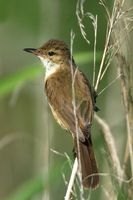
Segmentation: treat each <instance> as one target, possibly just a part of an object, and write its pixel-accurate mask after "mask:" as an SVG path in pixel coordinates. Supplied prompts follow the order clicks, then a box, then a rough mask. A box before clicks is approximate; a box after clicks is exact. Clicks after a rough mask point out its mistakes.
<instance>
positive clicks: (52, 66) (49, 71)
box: [38, 56, 60, 79]
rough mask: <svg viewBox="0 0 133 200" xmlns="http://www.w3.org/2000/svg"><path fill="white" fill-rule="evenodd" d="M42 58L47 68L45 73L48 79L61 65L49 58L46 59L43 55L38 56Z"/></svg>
mask: <svg viewBox="0 0 133 200" xmlns="http://www.w3.org/2000/svg"><path fill="white" fill-rule="evenodd" d="M38 57H39V58H40V60H41V61H42V63H43V65H44V67H45V69H46V73H45V79H47V78H48V77H49V76H50V75H51V74H54V73H55V72H56V71H57V70H58V69H59V68H60V65H58V64H56V63H54V62H52V61H50V60H48V59H44V58H42V57H41V56H38Z"/></svg>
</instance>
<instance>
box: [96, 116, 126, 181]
mask: <svg viewBox="0 0 133 200" xmlns="http://www.w3.org/2000/svg"><path fill="white" fill-rule="evenodd" d="M95 120H96V121H97V123H98V124H99V125H100V127H101V130H102V133H103V136H104V140H105V144H106V146H107V149H108V153H109V155H110V158H111V160H112V166H113V169H114V170H115V172H116V175H117V176H118V177H120V178H122V177H123V170H122V168H121V165H120V161H119V158H118V155H117V152H116V146H115V142H114V138H113V136H112V133H111V130H110V127H109V125H108V124H107V123H106V122H105V121H104V120H103V119H102V118H100V117H99V116H98V115H97V114H95Z"/></svg>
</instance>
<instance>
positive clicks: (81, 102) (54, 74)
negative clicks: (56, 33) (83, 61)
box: [24, 39, 99, 188]
mask: <svg viewBox="0 0 133 200" xmlns="http://www.w3.org/2000/svg"><path fill="white" fill-rule="evenodd" d="M24 50H25V51H27V52H30V53H33V54H34V55H36V56H37V57H39V58H40V59H41V61H42V62H43V64H44V67H45V69H46V73H45V79H44V85H45V91H46V95H47V99H48V103H49V105H50V108H51V110H52V113H53V115H54V117H55V119H56V121H57V122H58V123H59V124H60V125H61V126H62V127H63V128H64V129H66V130H68V131H70V132H71V134H72V137H73V140H74V152H75V155H76V157H77V158H78V163H79V164H80V169H81V174H82V183H83V186H84V188H96V187H97V186H98V184H99V176H98V169H97V165H96V160H95V156H94V152H93V148H92V140H91V125H92V119H93V113H94V110H97V107H96V106H95V96H94V92H93V91H92V88H91V86H90V83H89V81H88V80H87V79H86V77H85V75H84V74H83V73H82V72H81V71H80V70H79V69H78V68H77V66H76V64H75V62H74V59H73V58H72V56H71V53H70V50H69V48H68V46H67V45H66V44H65V43H64V42H63V41H60V40H55V39H52V40H49V41H48V42H46V43H45V44H44V45H43V46H42V47H40V48H38V49H34V48H26V49H24Z"/></svg>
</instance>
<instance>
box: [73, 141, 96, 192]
mask: <svg viewBox="0 0 133 200" xmlns="http://www.w3.org/2000/svg"><path fill="white" fill-rule="evenodd" d="M76 146H77V145H76ZM76 152H80V164H81V174H82V183H83V186H84V188H87V189H88V188H93V189H94V188H96V187H97V186H98V184H99V175H98V169H97V164H96V160H95V156H94V152H93V149H92V143H91V140H89V139H87V141H86V142H85V143H82V142H80V141H79V151H78V150H77V151H76ZM76 156H77V158H78V161H79V156H78V153H76ZM93 174H94V175H93Z"/></svg>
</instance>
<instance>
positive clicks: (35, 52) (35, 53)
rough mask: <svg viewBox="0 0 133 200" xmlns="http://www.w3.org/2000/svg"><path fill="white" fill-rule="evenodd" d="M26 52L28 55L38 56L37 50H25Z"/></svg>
mask: <svg viewBox="0 0 133 200" xmlns="http://www.w3.org/2000/svg"><path fill="white" fill-rule="evenodd" d="M24 51H26V52H28V53H32V54H34V55H38V52H37V49H34V48H25V49H24Z"/></svg>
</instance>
